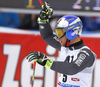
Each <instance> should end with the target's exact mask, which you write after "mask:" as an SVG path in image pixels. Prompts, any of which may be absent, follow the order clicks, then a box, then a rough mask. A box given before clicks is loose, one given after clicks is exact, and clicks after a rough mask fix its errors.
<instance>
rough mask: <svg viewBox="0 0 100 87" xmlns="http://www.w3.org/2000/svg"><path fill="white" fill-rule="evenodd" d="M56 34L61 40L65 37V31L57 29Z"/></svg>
mask: <svg viewBox="0 0 100 87" xmlns="http://www.w3.org/2000/svg"><path fill="white" fill-rule="evenodd" d="M55 32H56V35H57V37H58V38H61V37H62V36H63V35H64V31H63V30H62V29H55Z"/></svg>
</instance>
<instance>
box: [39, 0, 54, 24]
mask: <svg viewBox="0 0 100 87" xmlns="http://www.w3.org/2000/svg"><path fill="white" fill-rule="evenodd" d="M52 14H53V9H52V7H51V6H50V4H49V3H48V2H45V5H43V6H42V10H41V12H40V14H39V17H38V23H47V22H49V19H50V18H51V17H52Z"/></svg>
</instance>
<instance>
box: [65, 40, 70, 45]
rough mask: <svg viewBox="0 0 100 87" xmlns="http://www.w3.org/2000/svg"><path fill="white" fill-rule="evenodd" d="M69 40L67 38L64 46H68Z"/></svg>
mask: <svg viewBox="0 0 100 87" xmlns="http://www.w3.org/2000/svg"><path fill="white" fill-rule="evenodd" d="M69 42H70V40H68V39H67V41H66V44H65V47H68V46H69Z"/></svg>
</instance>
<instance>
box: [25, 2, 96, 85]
mask: <svg viewBox="0 0 100 87" xmlns="http://www.w3.org/2000/svg"><path fill="white" fill-rule="evenodd" d="M52 13H53V9H52V8H51V6H50V4H48V3H47V2H45V5H44V7H43V8H42V10H41V12H40V14H39V18H38V23H39V30H40V34H41V37H42V38H43V40H44V41H45V42H46V43H48V44H49V45H51V46H52V47H54V48H56V49H58V50H60V51H61V53H62V57H61V58H60V59H59V61H53V60H52V59H48V58H47V56H46V55H45V54H43V53H41V52H36V51H33V52H30V53H29V54H28V55H27V59H28V61H29V62H31V61H34V60H36V61H37V63H38V64H40V65H42V66H45V67H46V68H49V69H51V70H54V71H56V72H58V73H60V75H59V83H58V87H89V85H88V83H89V81H90V78H91V75H92V71H93V68H94V65H95V59H96V55H95V53H93V52H92V51H91V50H90V48H88V47H87V46H86V45H85V44H84V43H83V41H82V40H81V39H80V35H81V32H82V26H83V25H82V22H81V20H80V18H79V17H77V16H72V15H66V16H63V17H61V18H60V19H59V20H58V22H57V26H56V28H55V32H56V35H55V34H53V31H52V29H51V27H50V24H49V19H50V18H51V16H52Z"/></svg>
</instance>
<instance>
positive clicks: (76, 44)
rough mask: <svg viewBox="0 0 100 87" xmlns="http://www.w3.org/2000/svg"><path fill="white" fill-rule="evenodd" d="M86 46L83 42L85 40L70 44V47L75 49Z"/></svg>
mask: <svg viewBox="0 0 100 87" xmlns="http://www.w3.org/2000/svg"><path fill="white" fill-rule="evenodd" d="M83 46H85V44H84V43H83V40H81V41H79V42H77V43H74V44H72V45H69V49H70V50H75V49H79V48H81V47H83Z"/></svg>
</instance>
